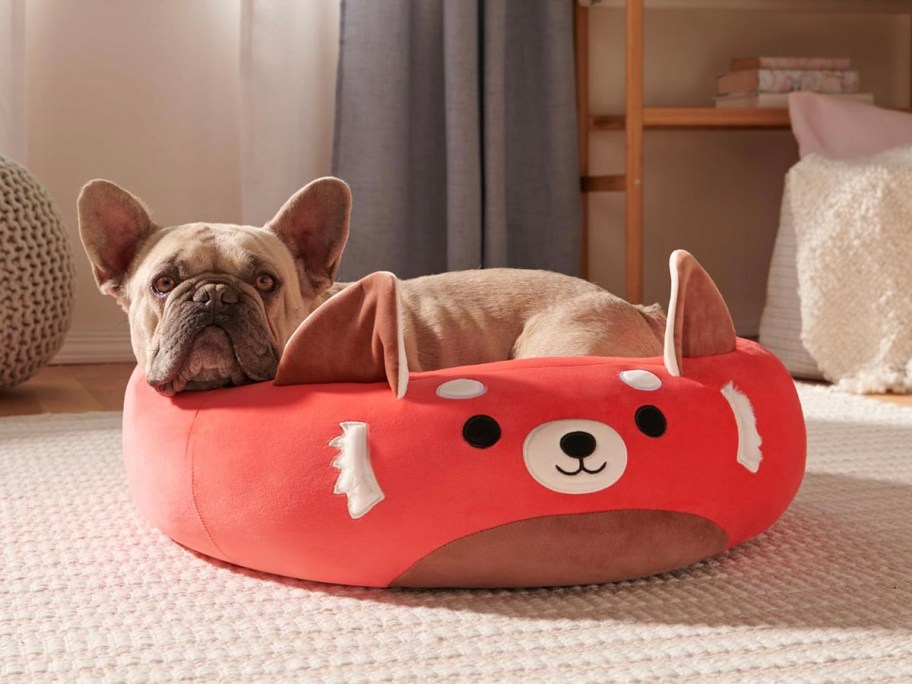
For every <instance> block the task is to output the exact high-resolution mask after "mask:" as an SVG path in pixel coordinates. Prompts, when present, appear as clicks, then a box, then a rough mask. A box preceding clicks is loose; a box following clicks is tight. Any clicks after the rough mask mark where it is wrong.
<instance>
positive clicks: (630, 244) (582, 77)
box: [572, 0, 912, 303]
mask: <svg viewBox="0 0 912 684" xmlns="http://www.w3.org/2000/svg"><path fill="white" fill-rule="evenodd" d="M572 1H573V3H574V7H575V10H574V11H575V13H576V14H575V22H574V35H575V43H576V86H577V88H576V90H577V96H576V102H577V113H578V129H579V151H580V189H581V192H582V193H583V207H584V209H583V235H582V255H581V273H582V275H583V277H587V276H588V271H589V264H588V262H589V215H588V214H589V212H588V207H587V204H588V203H587V202H586V194H587V193H589V192H624V193H626V201H625V218H624V224H625V227H624V238H625V242H624V268H625V276H624V278H625V294H626V298H627V299H628V300H629V301H632V302H637V303H639V302H642V299H643V131H644V130H676V129H677V130H680V129H694V130H700V129H703V130H713V129H715V130H750V129H754V130H774V129H788V128H790V126H791V124H790V122H789V116H788V110H787V109H720V108H716V107H646V106H644V104H643V83H644V76H643V57H644V38H643V33H644V32H643V23H644V0H626V1H625V2H623V3H622V4H623V5H624V9H625V23H626V49H625V52H626V54H625V59H626V64H625V81H626V87H625V98H624V100H625V112H624V114H623V115H614V116H593V115H591V114H590V111H589V11H590V8H589V7H588V6H586V5H585V4H583V2H580V0H572ZM598 1H599V0H595V2H598ZM590 2H591V0H590ZM833 3H836V5H834V7H833V9H838V10H841V11H860V12H865V11H868V12H897V13H906V14H909V16H910V18H912V3H910V2H908V1H906V2H901V1H900V0H872V1H871V2H870V3H869V6H868V8H867V9H857V8H856V7H855V5H857V3H854V4H853V3H852V0H830V4H833ZM593 4H594V3H593ZM733 4H735V3H733ZM741 4H742V5H745V6H750V3H741ZM762 4H763V5H765V7H766V9H772V10H787V9H789V8H790V7H789V3H788V2H783V1H782V0H775V1H772V0H767V2H766V3H762ZM792 4H795V3H794V2H793V3H792ZM805 4H807V7H797V8H795V9H807V8H812V7H814V4H813V3H810V4H808V3H807V2H805ZM719 7H720V8H722V7H723V5H719ZM734 8H735V7H733V8H732V9H734ZM910 92H912V91H910ZM600 131H624V133H625V142H626V155H625V170H624V171H625V172H624V174H623V175H609V176H590V175H589V134H590V132H600Z"/></svg>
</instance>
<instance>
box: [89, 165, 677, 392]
mask: <svg viewBox="0 0 912 684" xmlns="http://www.w3.org/2000/svg"><path fill="white" fill-rule="evenodd" d="M350 206H351V196H350V193H349V191H348V187H347V186H346V185H345V184H344V183H343V182H342V181H339V180H337V179H334V178H323V179H319V180H317V181H314V182H313V183H311V184H309V185H308V186H306V187H305V188H303V189H302V190H301V191H299V192H298V193H297V194H295V195H294V196H293V197H292V198H291V199H289V200H288V202H287V203H286V204H285V205H284V206H283V207H282V209H281V210H280V211H279V213H278V214H277V215H276V217H275V218H274V219H273V220H272V221H270V222H269V223H268V224H267V225H266V226H265V227H263V228H257V227H252V226H236V225H226V224H205V223H194V224H186V225H181V226H174V227H169V228H161V227H159V226H156V225H155V224H154V223H153V222H152V220H151V218H150V217H149V214H148V212H147V210H146V209H145V207H144V206H143V205H142V203H141V202H139V200H137V199H136V198H135V197H133V196H132V195H130V194H129V193H128V192H126V191H125V190H123V189H121V188H119V187H118V186H116V185H114V184H113V183H109V182H107V181H92V182H91V183H89V184H87V185H86V186H85V187H84V188H83V191H82V193H81V194H80V197H79V223H80V234H81V237H82V240H83V244H84V246H85V248H86V252H87V254H88V256H89V258H90V260H91V262H92V265H93V269H94V273H95V278H96V281H97V283H98V285H99V288H100V289H101V291H102V292H104V293H106V294H110V295H113V296H114V297H115V298H116V299H117V301H118V303H119V304H120V305H121V307H122V308H123V309H124V310H125V311H127V313H128V316H129V322H130V332H131V339H132V344H133V350H134V353H135V355H136V358H137V361H138V362H139V364H140V365H141V366H142V368H143V370H144V371H145V375H146V378H147V379H148V381H149V382H150V384H152V385H153V386H154V387H155V388H156V389H158V390H159V391H160V392H163V393H166V394H172V393H175V392H179V391H183V390H203V389H214V388H216V387H223V386H229V385H238V384H243V383H247V382H258V381H263V380H269V379H272V377H273V376H274V375H275V371H276V367H277V364H278V360H279V358H280V356H281V354H282V350H283V348H284V345H285V343H286V341H287V340H288V339H289V337H290V336H291V334H292V333H293V332H294V330H295V329H296V328H297V326H298V325H299V324H300V323H301V322H302V321H303V320H304V319H305V318H306V317H307V316H308V315H309V314H310V313H311V312H312V311H314V310H315V309H316V308H317V307H318V306H319V305H320V304H322V303H323V302H325V301H326V300H327V299H328V298H330V297H332V296H333V295H335V294H337V293H338V292H340V291H342V290H343V289H345V287H346V286H347V285H346V284H345V283H336V282H335V275H336V271H337V269H338V265H339V259H340V257H341V254H342V249H343V248H344V246H345V242H346V240H347V237H348V218H349V212H350ZM400 293H401V297H402V315H403V329H404V330H405V333H406V334H405V336H404V337H405V340H406V355H407V359H408V364H409V368H411V369H412V370H432V369H437V368H443V367H451V366H460V365H468V364H475V363H483V362H487V361H497V360H504V359H508V358H520V357H534V356H570V355H599V356H655V355H660V354H661V353H662V335H663V329H664V325H665V319H664V316H663V314H662V313H661V311H660V310H659V309H658V307H648V308H645V307H639V306H633V305H631V304H628V303H627V302H625V301H624V300H622V299H620V298H618V297H615V296H614V295H611V294H610V293H608V292H605V291H604V290H602V289H601V288H599V287H597V286H596V285H593V284H591V283H588V282H586V281H584V280H580V279H578V278H572V277H570V276H565V275H561V274H557V273H551V272H547V271H528V270H519V269H485V270H475V271H461V272H455V273H445V274H440V275H433V276H425V277H422V278H415V279H412V280H406V281H403V282H402V283H401V289H400Z"/></svg>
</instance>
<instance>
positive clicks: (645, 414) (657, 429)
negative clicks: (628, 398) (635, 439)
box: [634, 406, 668, 437]
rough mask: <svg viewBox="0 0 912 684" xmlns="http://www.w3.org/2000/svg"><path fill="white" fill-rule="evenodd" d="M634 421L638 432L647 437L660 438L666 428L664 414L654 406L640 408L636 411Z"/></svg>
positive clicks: (666, 422)
mask: <svg viewBox="0 0 912 684" xmlns="http://www.w3.org/2000/svg"><path fill="white" fill-rule="evenodd" d="M634 420H635V421H636V425H637V427H638V428H639V429H640V432H642V433H643V434H644V435H646V436H647V437H661V436H662V435H664V434H665V430H666V428H667V427H668V421H666V420H665V414H664V413H662V412H661V411H660V410H659V409H657V408H656V407H655V406H640V408H638V409H637V410H636V415H635V416H634Z"/></svg>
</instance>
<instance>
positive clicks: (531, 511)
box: [124, 339, 805, 587]
mask: <svg viewBox="0 0 912 684" xmlns="http://www.w3.org/2000/svg"><path fill="white" fill-rule="evenodd" d="M631 369H641V370H646V371H649V372H651V373H652V374H654V375H655V376H656V377H657V378H658V379H660V380H661V386H660V387H658V388H657V389H651V390H647V389H638V388H636V387H633V386H631V384H629V383H628V382H624V381H623V380H622V379H621V377H620V373H621V372H622V371H626V370H631ZM457 378H467V379H471V380H475V381H478V382H480V383H482V384H483V385H484V387H485V391H484V393H483V394H480V395H479V396H474V397H471V398H446V397H441V396H439V395H438V393H437V391H438V388H439V387H440V386H441V384H442V383H444V382H447V381H450V380H453V379H457ZM730 382H731V383H733V384H734V387H735V388H736V389H737V390H738V391H740V392H741V393H742V394H743V395H745V396H746V397H747V399H748V400H749V402H750V406H751V407H752V409H753V415H754V416H755V417H756V431H757V432H758V433H759V435H760V437H761V438H762V445H761V447H760V450H761V452H762V461H760V463H759V467H757V468H756V472H752V471H751V469H750V468H748V467H745V465H743V464H742V463H739V462H738V459H737V454H738V449H739V440H740V441H741V442H742V443H743V441H744V440H745V439H746V437H745V435H744V432H745V431H746V430H747V428H746V427H745V425H744V424H743V421H741V422H740V423H739V420H738V419H736V417H735V413H734V412H733V409H732V406H731V403H730V402H729V401H728V400H727V399H726V397H725V396H724V395H723V393H722V390H723V388H724V387H725V386H726V385H728V383H730ZM643 406H652V407H655V408H657V409H658V410H659V411H660V412H661V414H662V415H663V416H664V418H665V420H666V422H667V426H666V428H665V430H664V432H663V433H662V434H661V435H660V436H650V435H648V434H646V433H644V431H643V430H641V429H640V427H638V424H637V421H636V419H635V416H636V415H637V411H638V409H639V408H641V407H643ZM473 416H488V417H490V418H492V419H494V421H496V423H497V426H498V427H499V428H500V436H499V438H498V439H497V441H496V442H495V443H494V444H493V445H491V446H488V447H486V448H479V447H478V446H472V445H471V444H470V443H469V442H467V441H466V439H465V437H464V429H465V428H466V423H467V421H468V420H469V419H470V418H471V417H473ZM558 420H561V421H563V420H566V421H571V423H568V424H567V425H571V426H572V425H573V424H574V423H573V422H572V421H577V422H579V424H580V425H594V424H596V423H597V424H598V425H599V429H600V430H604V431H607V432H613V433H616V436H617V438H619V439H620V442H618V444H623V447H617V448H618V449H622V450H625V451H626V463H625V464H624V465H623V468H622V473H621V474H620V476H619V477H618V478H617V479H616V481H614V482H613V483H611V484H609V485H607V486H605V487H604V488H601V489H599V490H598V491H592V492H583V493H567V492H561V491H555V490H554V489H552V488H549V487H547V486H544V485H543V484H541V483H540V482H539V481H538V480H537V479H536V477H534V476H533V475H532V473H531V470H530V468H529V467H527V464H526V460H525V458H524V453H526V451H527V447H528V444H529V442H530V440H531V437H530V435H532V434H533V433H534V432H535V431H536V430H537V429H538V428H540V427H541V426H543V425H546V424H549V423H551V422H552V421H558ZM347 421H357V422H359V423H362V424H365V425H366V433H365V434H366V444H367V451H368V452H369V454H368V462H369V464H370V468H371V469H372V471H373V476H374V477H375V480H376V483H377V485H379V488H380V489H381V490H382V493H383V494H382V500H379V501H375V502H374V503H372V505H371V507H370V508H369V510H367V511H366V512H360V511H359V513H360V515H358V516H357V517H355V516H353V513H352V511H351V509H350V507H349V503H350V502H349V498H350V497H349V496H348V495H347V494H346V493H345V492H344V491H342V492H340V493H335V492H334V490H335V489H336V487H337V480H338V478H339V476H340V470H339V469H338V468H336V467H334V466H333V462H334V461H335V460H336V458H337V456H338V455H339V448H337V446H333V445H331V444H330V442H332V441H333V440H334V439H335V438H336V437H338V436H339V435H340V434H341V433H342V428H341V426H340V425H341V424H342V423H344V422H347ZM601 426H607V427H601ZM739 433H740V434H739ZM536 434H538V433H536ZM555 448H557V445H555ZM577 448H578V447H577ZM524 450H526V451H524ZM599 453H600V452H599ZM595 456H597V454H596V455H594V456H593V457H595ZM124 458H125V464H126V472H127V476H128V479H129V483H130V488H131V490H132V493H133V496H134V499H135V501H136V503H137V505H138V507H139V508H140V510H141V511H142V512H143V513H144V514H145V515H146V516H147V517H148V518H149V520H150V521H151V522H152V523H153V524H154V525H156V526H157V527H159V528H160V529H161V530H162V531H163V532H165V533H166V534H167V535H169V536H170V537H172V538H173V539H174V540H176V541H177V542H179V543H181V544H183V545H185V546H188V547H190V548H192V549H195V550H197V551H200V552H202V553H204V554H207V555H209V556H214V557H216V558H220V559H222V560H225V561H229V562H231V563H235V564H238V565H242V566H247V567H250V568H255V569H257V570H262V571H266V572H271V573H277V574H280V575H288V576H292V577H299V578H303V579H309V580H317V581H321V582H332V583H342V584H354V585H366V586H381V587H382V586H389V585H390V584H391V583H393V582H395V581H396V579H397V578H399V577H400V576H403V574H404V573H407V571H408V570H409V569H410V568H412V567H413V566H414V565H415V564H416V563H418V562H419V561H420V560H421V559H422V558H425V557H427V556H429V555H430V554H432V553H433V552H435V551H437V550H439V549H441V548H442V547H444V546H445V545H447V544H449V543H451V542H454V541H455V540H459V539H463V538H467V537H469V536H470V535H475V534H478V533H481V532H484V531H486V530H492V529H494V528H497V527H499V526H503V525H507V524H510V523H515V522H517V521H527V520H531V519H535V518H545V517H555V516H573V515H576V514H592V513H601V512H607V511H671V512H677V513H681V514H686V515H687V516H696V517H698V518H701V519H703V520H706V521H709V523H712V525H714V526H717V527H718V528H719V529H720V530H721V531H722V532H723V533H724V537H725V538H727V546H728V547H731V546H734V545H736V544H740V543H741V542H743V541H745V540H747V539H749V538H751V537H753V536H755V535H757V534H759V533H761V532H763V531H764V530H765V529H767V528H768V527H769V526H770V525H771V524H772V523H773V522H774V521H775V520H776V519H777V518H778V517H779V516H780V515H781V514H782V512H783V511H784V510H785V509H786V507H787V506H788V504H789V502H790V501H791V500H792V498H793V497H794V495H795V493H796V491H797V489H798V486H799V484H800V482H801V479H802V476H803V473H804V460H805V429H804V422H803V418H802V413H801V407H800V405H799V402H798V398H797V395H796V392H795V389H794V385H793V383H792V381H791V379H790V378H789V375H788V373H787V371H786V370H785V369H784V368H783V367H782V365H781V364H780V363H779V361H778V360H777V359H776V358H775V357H773V356H772V355H771V354H770V353H768V352H766V351H765V350H764V349H762V348H761V347H760V346H759V345H757V344H754V343H752V342H749V341H745V340H740V339H739V340H738V341H737V346H736V349H735V350H734V351H731V352H728V353H724V354H716V355H713V356H707V357H703V358H690V359H687V364H686V368H685V369H684V375H683V376H681V377H673V376H671V375H670V374H669V373H668V372H667V371H666V369H665V366H664V364H663V361H662V359H660V358H651V359H603V358H591V357H587V358H562V359H528V360H514V361H506V362H499V363H492V364H485V365H479V366H470V367H462V368H453V369H446V370H441V371H434V372H427V373H416V374H413V375H412V376H411V378H410V380H409V385H408V391H407V394H406V395H405V397H403V398H401V399H397V398H396V397H395V395H394V394H393V393H392V392H390V389H389V386H388V385H387V383H386V382H375V383H364V384H357V383H337V384H323V385H303V386H302V385H298V386H284V387H279V386H275V385H274V384H272V383H262V384H257V385H249V386H245V387H238V388H233V389H225V390H216V391H210V392H202V393H184V394H180V395H178V396H176V397H173V398H167V397H163V396H160V395H158V394H157V393H156V392H155V391H154V390H152V389H151V388H149V387H148V386H147V384H146V383H145V382H144V380H143V378H142V375H141V373H140V372H139V371H137V373H136V374H135V375H134V377H133V379H132V381H131V383H130V385H129V387H128V390H127V396H126V403H125V407H124ZM598 458H600V459H601V456H598ZM608 460H610V458H609V459H608ZM567 461H568V462H570V463H571V464H573V463H576V460H575V459H574V458H570V457H567ZM595 465H597V463H595ZM568 467H569V466H568ZM612 467H613V466H612ZM593 469H595V468H593ZM343 489H344V488H343ZM651 524H653V525H654V524H655V523H654V522H652V523H651ZM542 529H544V528H542ZM549 529H550V528H549ZM571 529H573V528H571ZM577 529H579V528H577ZM581 541H582V540H581ZM571 544H572V540H571ZM586 544H591V539H589V540H587V541H586ZM647 548H648V547H647ZM717 550H718V549H716V550H715V551H717ZM715 551H713V552H715ZM640 552H642V548H641V549H640ZM580 553H582V556H581V559H582V560H585V559H586V556H585V550H584V549H583V550H582V551H580ZM617 553H618V554H623V553H624V549H622V548H619V549H618V551H617ZM707 553H708V552H707ZM609 555H610V554H609ZM657 555H661V554H660V550H657ZM704 555H706V554H704ZM695 559H696V558H691V559H690V560H695ZM500 562H501V563H503V559H501V561H500ZM541 562H543V559H542V557H541V556H535V555H534V554H531V555H524V554H523V552H522V548H520V549H519V550H518V551H517V552H516V562H515V567H510V568H507V569H508V570H510V571H511V572H512V571H514V570H517V569H518V570H519V573H518V574H510V575H509V577H508V578H507V579H505V580H504V581H503V582H501V583H500V585H503V584H515V585H516V586H523V585H527V584H535V583H537V582H538V579H537V578H540V577H542V575H540V574H536V573H534V572H530V573H523V564H524V563H527V564H528V563H541ZM593 562H597V563H602V564H607V565H610V564H611V561H610V558H609V559H608V560H606V558H605V554H604V553H602V554H593ZM508 564H509V558H508ZM580 567H581V570H580V573H579V576H578V577H574V576H572V575H573V573H572V568H571V569H570V574H571V576H569V577H568V576H566V575H562V576H561V578H560V581H555V582H547V581H546V582H543V583H562V584H569V583H573V582H574V580H577V581H586V582H588V581H608V580H613V579H620V578H621V577H618V576H617V572H616V570H617V569H616V568H612V567H605V568H604V572H602V571H601V570H602V569H601V568H596V569H595V570H596V572H594V573H593V568H591V567H586V568H585V570H583V566H582V564H581V566H580ZM624 567H625V568H627V567H628V566H624ZM667 569H670V568H668V567H664V566H663V565H662V563H661V562H658V561H657V562H655V563H650V562H649V558H646V559H645V561H643V562H638V563H637V564H636V565H635V567H633V568H632V569H625V570H624V573H623V574H625V575H630V576H636V575H644V574H649V573H652V572H659V571H663V570H667ZM613 571H614V572H613ZM458 572H459V571H458V570H457V573H458ZM406 576H408V575H406ZM465 579H466V578H461V577H459V576H456V577H448V578H445V579H444V580H442V581H441V582H440V584H441V585H443V586H474V585H475V584H477V583H475V582H471V581H464V582H462V581H461V580H465ZM485 583H487V584H491V585H498V583H497V582H494V581H488V580H485Z"/></svg>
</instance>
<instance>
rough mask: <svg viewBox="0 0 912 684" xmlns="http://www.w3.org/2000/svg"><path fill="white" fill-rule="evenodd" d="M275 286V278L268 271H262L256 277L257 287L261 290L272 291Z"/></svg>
mask: <svg viewBox="0 0 912 684" xmlns="http://www.w3.org/2000/svg"><path fill="white" fill-rule="evenodd" d="M275 286H276V281H275V278H273V277H272V276H271V275H269V274H268V273H260V275H258V276H257V278H256V287H257V289H258V290H259V291H260V292H272V291H273V290H274V289H275Z"/></svg>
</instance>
